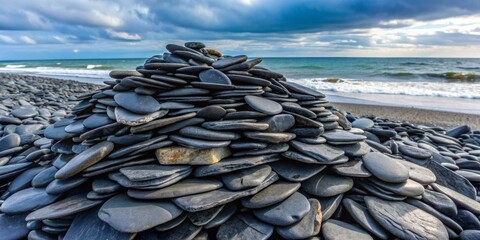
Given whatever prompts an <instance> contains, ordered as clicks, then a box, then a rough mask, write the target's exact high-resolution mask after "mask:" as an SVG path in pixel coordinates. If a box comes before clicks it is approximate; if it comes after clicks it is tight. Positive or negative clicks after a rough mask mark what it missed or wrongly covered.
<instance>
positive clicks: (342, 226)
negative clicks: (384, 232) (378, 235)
mask: <svg viewBox="0 0 480 240" xmlns="http://www.w3.org/2000/svg"><path fill="white" fill-rule="evenodd" d="M322 236H323V237H324V239H325V240H341V239H358V240H373V238H372V236H370V234H368V233H367V232H365V230H363V229H361V228H359V227H357V226H354V225H352V224H349V223H346V222H342V221H338V220H334V219H330V220H328V221H326V222H324V223H323V225H322Z"/></svg>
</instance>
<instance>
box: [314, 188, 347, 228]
mask: <svg viewBox="0 0 480 240" xmlns="http://www.w3.org/2000/svg"><path fill="white" fill-rule="evenodd" d="M342 199H343V194H339V195H337V196H334V197H329V198H320V199H318V200H319V201H320V205H321V206H322V221H324V222H325V221H327V220H328V219H330V217H332V216H333V214H334V213H335V211H336V210H337V208H338V207H339V206H340V203H342Z"/></svg>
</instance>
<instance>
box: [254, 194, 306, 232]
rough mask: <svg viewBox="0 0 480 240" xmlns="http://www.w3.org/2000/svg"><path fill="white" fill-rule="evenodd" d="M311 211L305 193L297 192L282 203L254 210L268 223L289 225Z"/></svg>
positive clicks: (257, 215) (256, 214) (258, 216)
mask: <svg viewBox="0 0 480 240" xmlns="http://www.w3.org/2000/svg"><path fill="white" fill-rule="evenodd" d="M309 211H310V203H309V202H308V199H307V198H306V197H305V196H304V195H303V194H301V193H298V192H295V193H294V194H292V195H291V196H289V197H288V198H287V199H285V200H284V201H282V202H280V203H277V204H275V205H272V206H269V207H266V208H262V209H257V210H254V211H253V214H255V216H256V217H257V218H259V219H260V220H262V221H264V222H266V223H269V224H272V225H275V226H288V225H291V224H294V223H296V222H298V221H300V220H301V219H302V218H303V217H304V216H305V215H307V213H308V212H309Z"/></svg>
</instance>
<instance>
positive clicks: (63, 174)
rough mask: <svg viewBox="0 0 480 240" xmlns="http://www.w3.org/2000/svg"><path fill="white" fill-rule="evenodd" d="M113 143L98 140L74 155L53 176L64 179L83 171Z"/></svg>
mask: <svg viewBox="0 0 480 240" xmlns="http://www.w3.org/2000/svg"><path fill="white" fill-rule="evenodd" d="M113 147H114V144H113V143H111V142H107V141H105V142H100V143H97V144H95V145H94V146H92V147H90V148H88V149H87V150H85V151H83V152H82V153H80V154H78V155H76V156H75V157H73V158H72V159H70V161H68V162H67V164H65V166H63V167H62V168H61V169H59V170H58V172H57V173H55V178H57V179H66V178H69V177H72V176H74V175H75V174H77V173H79V172H81V171H83V170H84V169H86V168H88V167H90V166H91V165H93V164H95V163H97V162H98V161H100V160H102V159H103V158H104V157H106V156H107V155H108V154H109V153H110V152H111V151H112V150H113Z"/></svg>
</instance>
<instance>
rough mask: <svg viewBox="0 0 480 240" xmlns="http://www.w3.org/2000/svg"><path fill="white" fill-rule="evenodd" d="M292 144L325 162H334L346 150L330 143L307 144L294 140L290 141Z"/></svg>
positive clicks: (302, 151)
mask: <svg viewBox="0 0 480 240" xmlns="http://www.w3.org/2000/svg"><path fill="white" fill-rule="evenodd" d="M290 145H291V146H292V147H294V148H295V149H297V150H298V151H299V152H301V153H302V154H305V155H308V156H310V157H312V158H314V159H316V160H318V162H319V163H323V164H329V163H333V162H334V161H335V160H338V159H340V158H342V157H344V156H345V152H344V151H342V150H341V149H339V148H336V147H334V146H330V145H328V144H307V143H303V142H299V141H295V140H294V141H291V142H290Z"/></svg>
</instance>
